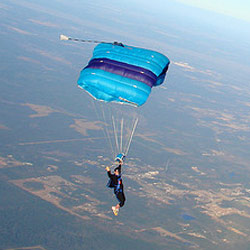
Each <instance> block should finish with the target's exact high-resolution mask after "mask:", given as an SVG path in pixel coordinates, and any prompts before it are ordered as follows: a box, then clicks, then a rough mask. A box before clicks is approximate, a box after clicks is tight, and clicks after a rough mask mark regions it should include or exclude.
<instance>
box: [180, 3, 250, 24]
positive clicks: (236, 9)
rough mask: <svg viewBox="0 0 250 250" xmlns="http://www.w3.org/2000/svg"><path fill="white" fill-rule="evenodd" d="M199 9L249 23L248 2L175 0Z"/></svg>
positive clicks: (249, 9) (249, 5)
mask: <svg viewBox="0 0 250 250" xmlns="http://www.w3.org/2000/svg"><path fill="white" fill-rule="evenodd" d="M176 1H177V2H181V3H184V4H186V5H191V6H194V7H198V8H201V9H206V10H210V11H214V12H217V13H221V14H225V15H228V16H232V17H235V18H238V19H241V20H245V21H247V22H250V14H249V13H250V1H249V0H176Z"/></svg>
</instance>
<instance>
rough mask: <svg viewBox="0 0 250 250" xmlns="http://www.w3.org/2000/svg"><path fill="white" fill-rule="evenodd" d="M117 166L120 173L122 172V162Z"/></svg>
mask: <svg viewBox="0 0 250 250" xmlns="http://www.w3.org/2000/svg"><path fill="white" fill-rule="evenodd" d="M117 168H118V171H119V173H120V174H121V173H122V164H119V166H118V167H117Z"/></svg>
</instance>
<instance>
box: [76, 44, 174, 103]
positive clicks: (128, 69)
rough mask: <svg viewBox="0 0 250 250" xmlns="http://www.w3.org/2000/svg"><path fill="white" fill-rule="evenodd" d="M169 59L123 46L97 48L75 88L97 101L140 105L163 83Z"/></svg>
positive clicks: (101, 46)
mask: <svg viewBox="0 0 250 250" xmlns="http://www.w3.org/2000/svg"><path fill="white" fill-rule="evenodd" d="M169 63H170V61H169V59H168V58H167V57H166V56H164V55H163V54H160V53H158V52H156V51H152V50H147V49H142V48H137V47H132V46H127V45H123V44H117V43H114V44H111V43H110V44H109V43H106V44H98V45H97V46H96V47H95V49H94V52H93V57H92V59H91V60H90V61H89V63H88V65H87V66H86V67H85V68H84V69H83V70H82V71H81V74H80V77H79V79H78V86H79V87H80V88H82V89H84V90H85V91H87V92H88V93H89V94H90V95H91V96H92V97H94V98H95V99H97V100H102V101H106V102H118V103H127V104H132V105H134V106H141V105H142V104H144V103H145V102H146V100H147V98H148V96H149V94H150V92H151V88H152V87H154V86H158V85H160V84H162V83H163V81H164V78H165V75H166V72H167V70H168V65H169Z"/></svg>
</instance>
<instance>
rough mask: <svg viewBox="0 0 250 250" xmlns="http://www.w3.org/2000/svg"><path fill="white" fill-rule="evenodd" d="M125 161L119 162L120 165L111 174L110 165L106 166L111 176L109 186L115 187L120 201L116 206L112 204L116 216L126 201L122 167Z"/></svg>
mask: <svg viewBox="0 0 250 250" xmlns="http://www.w3.org/2000/svg"><path fill="white" fill-rule="evenodd" d="M122 164H123V161H120V162H119V166H118V167H116V168H115V169H114V174H111V171H110V167H106V171H107V174H108V177H109V182H108V185H107V186H108V187H110V188H114V194H115V196H116V198H117V200H118V201H119V203H117V205H116V206H112V211H113V213H114V215H115V216H117V215H118V212H119V210H120V208H121V207H123V206H124V203H125V201H126V198H125V195H124V192H123V183H122V178H121V167H122Z"/></svg>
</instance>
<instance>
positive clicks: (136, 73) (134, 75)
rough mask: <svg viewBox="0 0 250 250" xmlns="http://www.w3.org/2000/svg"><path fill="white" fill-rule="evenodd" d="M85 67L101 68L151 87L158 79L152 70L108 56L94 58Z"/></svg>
mask: <svg viewBox="0 0 250 250" xmlns="http://www.w3.org/2000/svg"><path fill="white" fill-rule="evenodd" d="M85 68H92V69H101V70H104V71H107V72H110V73H113V74H117V75H120V76H123V77H127V78H130V79H133V80H137V81H140V82H143V83H145V84H147V85H148V86H149V87H151V88H152V86H153V85H154V84H155V83H156V81H157V76H156V75H155V74H154V73H153V72H151V71H150V70H147V69H144V68H142V67H138V66H134V65H131V64H127V63H123V62H119V61H114V60H111V59H107V58H96V59H92V60H91V61H90V62H89V64H88V65H87V66H86V67H85Z"/></svg>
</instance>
